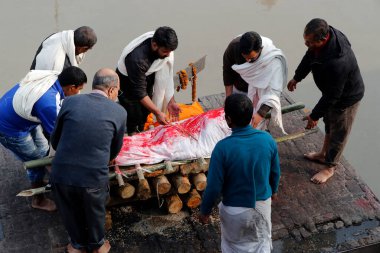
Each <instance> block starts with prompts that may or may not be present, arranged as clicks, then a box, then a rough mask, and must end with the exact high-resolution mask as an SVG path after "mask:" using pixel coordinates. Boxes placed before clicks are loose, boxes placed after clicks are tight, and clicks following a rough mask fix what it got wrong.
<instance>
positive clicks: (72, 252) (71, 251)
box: [65, 243, 86, 253]
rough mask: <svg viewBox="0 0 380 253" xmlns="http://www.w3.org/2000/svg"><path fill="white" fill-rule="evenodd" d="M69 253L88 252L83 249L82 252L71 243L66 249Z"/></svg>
mask: <svg viewBox="0 0 380 253" xmlns="http://www.w3.org/2000/svg"><path fill="white" fill-rule="evenodd" d="M65 252H67V253H86V251H85V250H84V249H83V250H80V249H76V248H74V247H73V245H71V243H69V244H68V245H67V247H66V251H65Z"/></svg>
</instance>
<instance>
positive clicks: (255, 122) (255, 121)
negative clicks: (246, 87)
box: [251, 113, 264, 128]
mask: <svg viewBox="0 0 380 253" xmlns="http://www.w3.org/2000/svg"><path fill="white" fill-rule="evenodd" d="M263 119H264V118H263V117H261V115H260V114H258V113H255V114H253V116H252V121H251V125H252V126H253V127H254V128H257V126H258V125H259V124H260V122H261V121H262V120H263Z"/></svg>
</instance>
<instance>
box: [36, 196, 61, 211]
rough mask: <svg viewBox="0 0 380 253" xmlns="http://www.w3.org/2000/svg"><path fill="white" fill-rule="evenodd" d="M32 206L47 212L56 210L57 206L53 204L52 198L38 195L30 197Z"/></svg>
mask: <svg viewBox="0 0 380 253" xmlns="http://www.w3.org/2000/svg"><path fill="white" fill-rule="evenodd" d="M32 207H33V208H36V209H41V210H44V211H48V212H54V211H56V210H57V206H56V205H55V203H54V201H53V200H51V199H48V198H46V197H39V196H38V197H36V198H33V199H32Z"/></svg>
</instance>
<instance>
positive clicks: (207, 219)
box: [198, 213, 210, 224]
mask: <svg viewBox="0 0 380 253" xmlns="http://www.w3.org/2000/svg"><path fill="white" fill-rule="evenodd" d="M198 220H199V221H200V222H201V223H202V224H208V223H210V215H204V214H201V213H200V214H199V215H198Z"/></svg>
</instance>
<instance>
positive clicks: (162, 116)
mask: <svg viewBox="0 0 380 253" xmlns="http://www.w3.org/2000/svg"><path fill="white" fill-rule="evenodd" d="M154 115H155V116H156V119H157V122H158V123H160V124H161V125H167V124H169V120H168V119H167V118H166V115H165V113H163V112H161V111H159V112H157V113H155V114H154Z"/></svg>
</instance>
